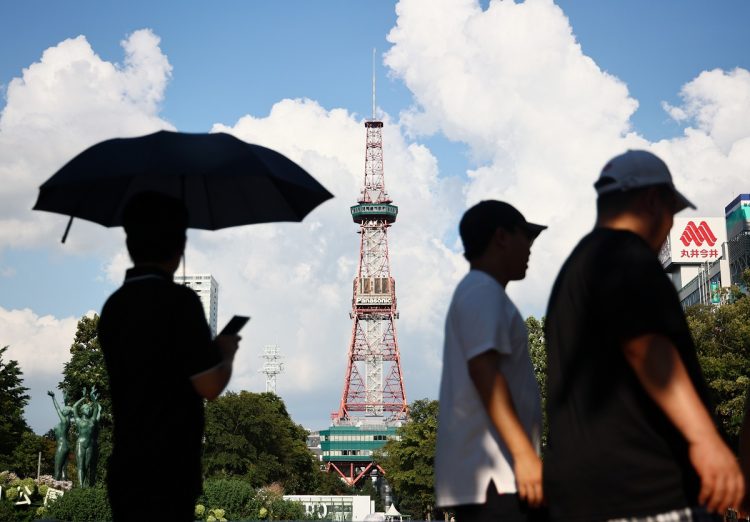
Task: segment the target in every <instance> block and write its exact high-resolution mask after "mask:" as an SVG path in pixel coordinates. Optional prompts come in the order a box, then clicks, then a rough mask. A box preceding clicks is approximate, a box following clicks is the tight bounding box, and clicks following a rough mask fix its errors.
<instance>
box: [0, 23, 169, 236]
mask: <svg viewBox="0 0 750 522" xmlns="http://www.w3.org/2000/svg"><path fill="white" fill-rule="evenodd" d="M122 46H123V49H124V52H125V58H124V62H123V63H122V64H117V63H111V62H108V61H105V60H102V59H101V58H100V57H99V56H98V55H97V54H96V53H95V52H94V50H93V49H92V48H91V46H90V45H89V42H88V41H87V40H86V37H85V36H78V37H76V38H71V39H68V40H65V41H63V42H60V43H59V44H57V45H56V46H54V47H50V48H49V49H47V50H45V51H44V53H43V54H42V56H41V58H40V60H39V61H38V62H36V63H33V64H32V65H30V66H29V67H27V68H25V69H24V70H23V74H22V75H21V77H18V78H13V79H12V80H11V81H10V83H9V84H8V86H7V91H6V99H7V101H6V105H5V107H4V108H3V110H2V114H0V178H2V180H3V190H2V192H0V250H1V249H3V248H7V247H9V246H23V247H30V246H39V245H43V244H53V243H54V242H55V241H59V237H60V236H61V233H62V230H63V227H64V225H65V220H64V218H62V217H60V216H52V215H50V214H46V213H41V212H31V210H30V209H31V207H32V206H33V205H34V202H35V201H36V196H37V190H38V188H39V185H41V184H42V183H43V182H44V181H45V180H46V179H47V178H48V177H50V176H51V175H52V174H53V173H54V172H55V171H56V170H57V169H58V168H60V167H61V166H62V165H63V164H64V163H65V162H66V161H68V160H69V159H71V158H72V157H73V156H74V155H75V154H77V153H78V152H80V151H82V150H83V149H85V148H86V147H88V146H90V145H93V144H94V143H96V142H98V141H101V140H104V139H107V138H112V137H116V136H120V137H122V136H136V135H139V134H146V133H148V132H152V131H155V130H158V129H163V128H172V126H171V125H170V124H169V123H168V122H166V121H165V120H163V119H161V118H160V117H159V115H158V111H159V107H160V102H161V101H162V99H163V97H164V90H165V88H166V85H167V82H168V80H169V78H170V76H171V71H172V67H171V65H170V64H169V62H168V60H167V57H166V56H165V55H164V54H163V53H162V52H161V50H160V48H159V37H157V36H156V35H155V34H154V33H153V32H152V31H151V30H149V29H141V30H138V31H135V32H134V33H132V34H131V35H129V36H128V37H127V38H126V39H125V40H124V41H123V42H122ZM82 226H83V227H84V228H83V230H84V231H85V232H86V233H81V234H72V235H71V238H70V244H69V245H68V248H67V250H68V251H80V250H88V251H90V250H92V249H95V248H99V246H98V245H100V244H101V243H104V244H105V245H108V246H109V245H110V244H111V243H110V242H109V239H108V236H107V235H106V234H105V233H102V231H101V230H100V229H99V228H95V227H88V226H87V225H82Z"/></svg>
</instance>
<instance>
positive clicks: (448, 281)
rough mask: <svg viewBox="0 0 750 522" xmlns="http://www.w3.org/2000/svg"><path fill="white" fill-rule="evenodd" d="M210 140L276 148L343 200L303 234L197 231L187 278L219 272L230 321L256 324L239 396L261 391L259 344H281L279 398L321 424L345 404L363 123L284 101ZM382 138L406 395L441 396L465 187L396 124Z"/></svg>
mask: <svg viewBox="0 0 750 522" xmlns="http://www.w3.org/2000/svg"><path fill="white" fill-rule="evenodd" d="M212 130H213V131H222V132H229V133H232V134H234V135H236V136H237V137H239V138H241V139H243V140H245V141H248V142H252V143H258V144H261V145H264V146H268V147H271V148H274V149H276V150H279V151H280V152H282V153H283V154H285V155H287V156H288V157H290V158H291V159H292V160H294V161H296V162H298V163H299V164H301V165H302V166H303V167H304V168H306V169H307V170H308V171H309V172H310V173H311V174H312V175H313V176H314V177H316V178H317V179H318V180H319V181H320V182H321V183H322V184H323V185H324V186H326V187H327V188H328V189H329V190H330V191H331V192H332V193H333V194H334V195H335V196H336V197H335V198H334V199H333V200H331V201H328V202H326V203H324V204H323V205H321V206H320V207H319V208H318V209H316V210H314V211H313V212H312V213H311V214H310V215H309V216H308V217H307V218H306V219H305V221H304V222H303V223H301V224H287V223H285V224H266V225H257V226H249V227H240V228H235V229H230V230H226V231H219V232H216V233H206V232H197V231H196V232H194V233H191V237H190V241H189V243H190V247H189V250H188V271H191V270H195V271H203V270H206V271H210V272H212V273H213V274H215V277H217V279H218V280H219V283H220V285H221V289H220V296H221V297H220V302H221V304H220V311H219V314H220V317H222V319H221V320H222V321H223V320H226V319H228V317H229V316H231V315H232V314H233V313H243V312H247V313H249V314H250V315H252V316H253V321H252V322H251V324H250V325H249V327H248V328H247V329H246V331H245V332H244V334H245V337H246V340H244V341H243V350H242V351H241V352H240V354H239V355H238V358H237V376H236V377H235V379H233V382H232V383H231V386H232V387H236V388H248V389H256V390H257V389H262V388H263V376H262V375H259V374H258V373H257V369H258V367H259V365H260V363H261V361H260V359H259V358H258V357H259V355H260V353H261V351H262V346H263V345H264V344H279V345H280V348H281V350H282V352H283V353H284V354H285V356H286V371H287V375H282V376H280V377H279V378H278V383H279V384H278V387H279V391H280V392H281V393H282V395H283V396H284V397H285V398H287V399H288V400H289V401H290V410H291V411H292V412H293V413H294V414H295V418H297V416H299V418H300V420H305V421H308V420H309V422H317V423H318V424H322V423H324V422H325V418H327V413H328V412H329V411H330V410H333V409H335V408H336V407H337V405H338V401H339V399H340V394H341V391H342V386H343V377H344V371H345V369H346V351H347V349H348V343H349V336H350V334H351V320H350V319H349V317H348V313H349V311H350V309H351V297H352V280H353V278H354V276H355V274H356V269H357V263H358V253H359V236H358V235H357V234H356V232H357V230H358V226H357V225H356V224H355V223H353V222H352V221H351V217H350V212H349V207H350V206H351V205H353V204H355V203H356V199H357V197H358V195H359V191H360V189H361V187H362V184H363V181H364V150H365V129H364V125H363V121H362V120H361V119H359V118H357V117H356V116H355V115H353V114H351V113H349V112H347V111H346V110H344V109H331V110H326V109H324V108H323V107H321V106H320V105H319V104H318V103H316V102H314V101H311V100H282V101H280V102H278V103H277V104H275V105H274V106H273V107H272V109H271V111H270V113H269V114H268V116H266V117H253V116H250V115H248V116H244V117H243V118H240V119H239V120H238V121H237V122H236V124H235V125H233V126H229V125H224V124H217V125H215V126H214V127H213V129H212ZM383 138H384V164H385V173H386V174H385V176H386V187H387V189H388V191H389V193H390V195H391V197H392V198H393V199H394V202H395V203H396V204H397V205H399V220H398V222H397V223H396V224H395V225H394V226H393V227H392V228H391V229H390V230H389V247H390V253H391V268H392V274H393V276H394V278H395V279H396V284H397V293H398V299H399V309H400V313H401V319H400V320H399V321H397V328H398V331H399V338H400V346H401V350H402V357H403V361H404V362H403V365H404V372H405V373H406V379H407V382H410V384H409V385H407V394H409V393H410V392H413V393H414V394H415V395H414V396H420V397H421V396H424V395H434V394H435V393H436V386H437V385H436V381H435V379H434V373H433V377H430V374H429V373H425V371H424V370H425V369H427V370H428V372H429V371H431V372H437V370H438V369H439V364H440V363H439V360H440V353H441V349H442V338H441V335H442V319H443V317H444V312H445V307H446V305H447V301H448V298H449V295H450V293H451V292H452V289H453V284H454V283H455V281H456V280H457V278H458V277H459V275H460V273H461V271H463V270H464V269H465V262H463V261H462V260H461V259H460V257H459V255H458V254H457V253H456V252H454V251H452V250H451V249H449V248H447V247H446V246H445V245H444V242H443V239H444V238H445V237H449V236H451V234H452V232H453V229H454V228H455V223H456V219H457V217H456V216H457V215H460V206H461V200H460V198H457V197H456V196H455V194H456V193H460V191H458V190H456V184H457V180H453V179H443V178H441V177H440V176H439V175H438V165H437V162H436V160H435V157H434V156H433V155H432V154H431V152H430V151H429V150H428V149H427V148H426V147H424V146H422V145H419V144H416V143H412V142H410V141H408V140H406V139H405V138H404V136H403V133H402V130H401V128H400V127H399V126H398V125H397V124H395V123H393V122H391V121H389V120H388V119H387V118H386V120H385V127H384V130H383ZM459 267H460V268H459ZM220 322H221V321H220ZM420 374H421V375H420ZM311 393H317V394H321V395H326V396H327V397H328V399H327V400H326V401H325V402H324V403H320V404H315V405H313V404H310V403H309V402H307V401H305V397H306V396H308V395H309V394H311ZM295 398H296V400H297V401H300V402H296V403H295ZM315 419H317V421H316V420H315Z"/></svg>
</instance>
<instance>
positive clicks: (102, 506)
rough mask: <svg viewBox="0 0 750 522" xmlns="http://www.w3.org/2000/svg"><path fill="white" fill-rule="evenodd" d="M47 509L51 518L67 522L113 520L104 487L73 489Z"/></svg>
mask: <svg viewBox="0 0 750 522" xmlns="http://www.w3.org/2000/svg"><path fill="white" fill-rule="evenodd" d="M134 501H135V500H134ZM47 511H48V513H47V515H48V517H49V518H55V519H58V520H60V521H65V522H90V521H91V522H93V521H98V520H112V508H110V506H109V499H108V498H107V490H106V489H104V488H84V489H81V488H76V489H71V490H70V491H68V492H66V493H65V494H64V495H63V496H62V497H60V498H58V499H56V500H55V501H54V502H51V503H49V504H48V505H47Z"/></svg>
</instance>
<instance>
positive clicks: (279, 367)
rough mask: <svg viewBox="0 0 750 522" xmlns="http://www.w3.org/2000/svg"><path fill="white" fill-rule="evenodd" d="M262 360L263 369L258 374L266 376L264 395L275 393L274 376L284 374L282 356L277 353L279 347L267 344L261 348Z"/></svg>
mask: <svg viewBox="0 0 750 522" xmlns="http://www.w3.org/2000/svg"><path fill="white" fill-rule="evenodd" d="M260 357H261V358H262V359H264V361H265V362H264V363H263V368H261V369H260V370H258V373H263V374H265V375H266V393H268V392H271V393H276V376H277V375H279V374H280V373H283V372H284V363H283V362H281V361H282V360H283V359H284V356H283V355H281V353H280V352H279V347H278V346H277V345H275V344H267V345H266V346H265V347H264V348H263V355H261V356H260Z"/></svg>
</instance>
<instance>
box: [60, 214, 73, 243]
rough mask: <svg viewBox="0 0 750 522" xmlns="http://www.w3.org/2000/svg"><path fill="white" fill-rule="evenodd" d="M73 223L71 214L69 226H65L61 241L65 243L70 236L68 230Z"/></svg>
mask: <svg viewBox="0 0 750 522" xmlns="http://www.w3.org/2000/svg"><path fill="white" fill-rule="evenodd" d="M72 224H73V216H70V220H69V221H68V226H67V227H65V233H64V234H63V237H62V241H61V243H65V240H66V239H67V238H68V232H70V225H72Z"/></svg>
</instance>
